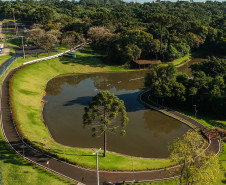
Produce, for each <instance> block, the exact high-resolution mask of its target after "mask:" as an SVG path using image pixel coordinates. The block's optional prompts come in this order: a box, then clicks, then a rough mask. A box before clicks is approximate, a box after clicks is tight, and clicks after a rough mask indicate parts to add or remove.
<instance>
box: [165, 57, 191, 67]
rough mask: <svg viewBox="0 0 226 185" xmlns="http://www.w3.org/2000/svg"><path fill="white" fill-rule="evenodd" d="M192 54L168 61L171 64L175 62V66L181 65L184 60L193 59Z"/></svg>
mask: <svg viewBox="0 0 226 185" xmlns="http://www.w3.org/2000/svg"><path fill="white" fill-rule="evenodd" d="M191 57H192V54H188V55H186V56H184V57H181V58H178V59H176V60H173V61H171V62H168V63H169V64H173V65H174V66H178V65H181V64H182V63H183V62H186V61H187V60H189V59H191Z"/></svg>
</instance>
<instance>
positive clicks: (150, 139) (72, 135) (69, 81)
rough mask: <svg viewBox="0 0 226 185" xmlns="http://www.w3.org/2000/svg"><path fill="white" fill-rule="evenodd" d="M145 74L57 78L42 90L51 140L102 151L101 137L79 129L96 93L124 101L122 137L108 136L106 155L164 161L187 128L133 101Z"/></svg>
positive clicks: (141, 86) (118, 73) (138, 92)
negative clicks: (175, 141)
mask: <svg viewBox="0 0 226 185" xmlns="http://www.w3.org/2000/svg"><path fill="white" fill-rule="evenodd" d="M145 73H146V72H145V71H136V72H111V73H92V74H78V75H68V76H61V77H57V78H54V79H52V80H50V81H49V82H48V84H47V87H46V92H47V95H46V96H45V97H44V99H45V100H47V101H48V103H47V104H45V107H44V112H43V117H44V120H45V123H46V124H47V126H48V128H49V131H50V133H51V135H52V137H53V138H54V139H55V140H56V141H57V142H59V143H61V144H63V145H67V146H72V147H82V148H100V147H101V148H103V137H100V138H93V137H92V136H91V130H90V129H84V128H83V127H82V116H83V114H84V107H85V106H87V104H88V102H90V101H91V100H92V97H93V96H95V95H96V94H97V93H98V92H99V91H100V90H109V91H110V92H112V93H115V94H116V95H117V96H118V97H119V98H120V99H122V100H124V102H125V106H126V110H127V115H128V117H129V123H128V125H127V127H126V135H125V136H120V134H111V133H109V134H108V147H107V149H108V150H109V151H113V152H117V153H121V154H126V155H132V156H136V157H147V158H166V157H168V156H169V151H168V145H169V143H171V142H172V141H173V139H175V138H177V137H181V136H182V135H183V134H184V133H186V132H187V131H188V129H190V128H189V127H188V126H187V125H185V124H182V123H181V122H179V121H177V120H175V119H173V118H170V117H168V116H165V115H163V114H161V113H159V112H157V111H154V110H150V109H147V108H146V107H145V106H143V105H142V104H140V103H139V101H138V100H137V97H138V95H139V94H140V93H141V90H142V88H144V76H145Z"/></svg>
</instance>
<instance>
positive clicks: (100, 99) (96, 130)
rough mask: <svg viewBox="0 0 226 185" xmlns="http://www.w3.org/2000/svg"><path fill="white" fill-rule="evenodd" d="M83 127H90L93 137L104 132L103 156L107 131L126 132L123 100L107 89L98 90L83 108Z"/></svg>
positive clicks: (126, 121) (126, 118)
mask: <svg viewBox="0 0 226 185" xmlns="http://www.w3.org/2000/svg"><path fill="white" fill-rule="evenodd" d="M84 110H85V113H84V115H83V126H84V128H87V127H90V128H91V131H92V136H93V137H97V136H98V137H99V136H100V135H102V134H104V157H106V151H107V145H106V142H107V132H113V133H116V132H117V130H118V129H120V132H121V134H122V135H125V134H126V131H125V127H126V125H127V123H128V121H129V119H128V117H127V116H126V108H125V105H124V101H122V100H119V98H118V97H117V96H115V95H114V94H113V93H110V92H109V91H100V92H99V93H98V94H97V95H96V96H94V97H93V99H92V101H91V102H90V103H89V106H88V107H85V108H84Z"/></svg>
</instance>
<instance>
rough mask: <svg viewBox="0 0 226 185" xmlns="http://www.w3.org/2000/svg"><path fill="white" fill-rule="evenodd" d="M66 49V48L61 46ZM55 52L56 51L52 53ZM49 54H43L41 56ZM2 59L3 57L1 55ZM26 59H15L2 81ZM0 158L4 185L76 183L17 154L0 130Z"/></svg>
mask: <svg viewBox="0 0 226 185" xmlns="http://www.w3.org/2000/svg"><path fill="white" fill-rule="evenodd" d="M61 49H62V50H65V48H61ZM52 54H55V53H52ZM43 56H47V54H42V55H40V57H43ZM0 59H2V58H1V57H0ZM31 59H34V56H27V59H25V60H26V61H29V60H31ZM23 62H24V61H23V60H21V59H19V60H17V61H15V62H14V63H13V64H12V65H11V66H10V67H9V68H8V69H7V71H6V72H5V73H4V74H3V75H2V76H1V78H0V82H2V80H3V79H4V77H5V75H6V74H7V73H8V72H9V71H10V70H11V69H13V68H15V67H17V66H20V65H21V64H22V63H23ZM0 155H1V157H0V159H1V183H2V184H4V185H12V184H13V185H37V184H40V185H46V184H54V185H55V184H56V185H63V184H75V183H74V182H71V181H69V180H67V179H65V178H63V177H61V176H58V175H56V174H53V173H51V172H48V171H46V170H44V169H42V168H40V167H37V166H36V165H33V164H31V163H29V162H27V161H25V160H23V159H22V158H21V157H19V156H18V155H17V154H15V153H14V152H13V151H12V149H11V148H10V147H9V146H8V144H7V143H6V142H5V139H4V137H3V135H2V132H0Z"/></svg>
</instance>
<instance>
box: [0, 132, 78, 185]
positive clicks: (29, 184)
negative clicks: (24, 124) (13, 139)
mask: <svg viewBox="0 0 226 185" xmlns="http://www.w3.org/2000/svg"><path fill="white" fill-rule="evenodd" d="M0 151H1V183H2V184H4V185H12V184H13V185H21V184H23V185H37V184H40V185H46V184H54V185H63V184H71V185H72V184H75V182H72V181H69V180H67V179H65V178H63V177H61V176H59V175H57V174H54V173H52V172H49V171H47V170H45V169H42V168H41V167H38V166H36V165H33V164H32V163H30V162H27V161H26V160H24V159H23V158H21V157H19V156H18V155H17V154H15V153H14V152H13V151H12V149H11V148H10V147H9V145H8V144H7V143H6V142H5V139H4V138H3V135H2V132H0Z"/></svg>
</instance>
